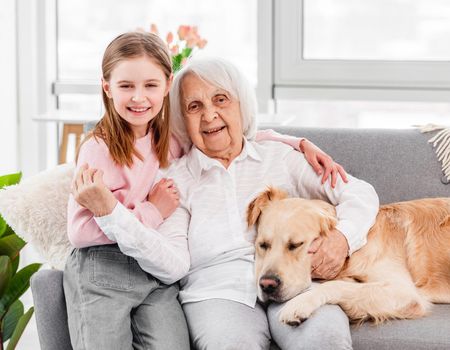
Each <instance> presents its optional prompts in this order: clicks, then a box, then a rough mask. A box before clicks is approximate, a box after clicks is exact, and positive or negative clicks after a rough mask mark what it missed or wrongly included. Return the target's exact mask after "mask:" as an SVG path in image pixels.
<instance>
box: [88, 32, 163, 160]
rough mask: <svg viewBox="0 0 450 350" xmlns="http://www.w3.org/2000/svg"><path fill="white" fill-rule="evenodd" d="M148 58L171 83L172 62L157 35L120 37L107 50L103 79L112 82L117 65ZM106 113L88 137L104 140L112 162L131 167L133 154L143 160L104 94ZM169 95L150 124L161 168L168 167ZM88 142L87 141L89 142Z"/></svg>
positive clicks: (132, 135)
mask: <svg viewBox="0 0 450 350" xmlns="http://www.w3.org/2000/svg"><path fill="white" fill-rule="evenodd" d="M141 56H147V57H149V58H151V59H152V60H153V61H154V62H155V63H156V64H158V65H159V66H160V67H161V69H162V71H163V72H164V75H165V76H166V78H167V81H169V79H170V76H171V74H172V65H171V59H170V55H169V52H168V48H167V45H166V44H165V43H164V42H163V41H162V40H161V39H160V38H159V37H158V36H157V35H155V34H152V33H147V32H129V33H125V34H122V35H119V36H118V37H117V38H115V39H114V40H113V41H112V42H111V43H110V44H109V45H108V47H107V48H106V50H105V53H104V55H103V61H102V73H103V79H104V80H105V81H109V80H110V78H111V72H112V71H113V69H114V68H115V67H116V65H117V64H118V63H120V62H121V61H123V60H127V59H130V58H137V57H141ZM102 97H103V104H104V106H105V114H104V115H103V117H102V119H100V121H99V122H98V123H97V124H96V126H95V127H94V129H93V130H92V131H91V132H90V133H89V135H88V136H87V137H86V140H87V139H89V138H90V137H92V136H93V137H99V138H101V139H103V141H104V142H105V143H106V145H107V146H108V149H109V153H110V154H111V157H112V159H113V160H114V161H115V162H116V163H117V164H118V165H121V166H125V165H126V166H128V167H131V166H132V165H133V159H132V158H133V155H135V156H136V157H138V158H139V159H141V160H142V159H143V158H142V155H141V154H139V152H138V151H137V150H136V149H135V147H134V141H135V137H134V134H133V132H132V129H131V127H130V125H129V124H128V122H127V121H126V120H124V119H122V118H121V117H120V116H119V114H118V113H117V111H116V109H115V108H114V104H113V100H112V99H110V98H108V96H107V95H106V93H105V91H102ZM169 105H170V103H169V94H167V96H165V97H164V101H163V107H162V108H161V111H160V112H159V113H158V114H157V115H156V116H155V117H154V118H153V119H152V120H151V121H150V122H149V123H148V128H149V130H150V131H151V133H152V136H153V137H152V143H153V145H152V146H153V147H154V149H155V153H156V156H157V158H158V160H159V164H160V166H161V167H167V166H168V164H169V161H168V154H169V141H170V132H169V118H170V109H169ZM86 140H85V141H86Z"/></svg>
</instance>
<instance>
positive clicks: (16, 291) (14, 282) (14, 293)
mask: <svg viewBox="0 0 450 350" xmlns="http://www.w3.org/2000/svg"><path fill="white" fill-rule="evenodd" d="M40 267H41V264H30V265H28V266H25V267H24V268H23V269H22V270H20V271H19V272H17V273H16V274H15V275H14V276H13V278H12V279H11V282H9V285H8V288H7V289H6V291H5V293H4V294H3V295H2V296H1V298H0V319H2V318H3V317H4V315H5V313H6V311H7V310H8V308H9V307H10V306H11V304H12V303H13V302H15V301H16V300H17V299H19V298H20V296H21V295H22V294H23V293H25V292H26V290H27V289H28V288H29V287H30V278H31V276H33V274H34V273H35V272H36V271H37V270H39V268H40Z"/></svg>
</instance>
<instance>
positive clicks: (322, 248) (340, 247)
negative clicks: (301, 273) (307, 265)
mask: <svg viewBox="0 0 450 350" xmlns="http://www.w3.org/2000/svg"><path fill="white" fill-rule="evenodd" d="M348 250H349V246H348V243H347V239H346V238H345V236H344V235H343V234H342V232H340V231H339V230H336V229H334V230H331V231H330V232H329V233H328V234H327V236H326V237H322V236H321V237H319V238H317V239H316V240H314V241H313V243H312V244H311V246H310V247H309V250H308V253H309V254H312V257H311V277H312V278H316V279H324V280H330V279H333V278H335V277H336V276H337V275H338V274H339V272H341V270H342V267H343V266H344V263H345V260H346V259H347V256H348Z"/></svg>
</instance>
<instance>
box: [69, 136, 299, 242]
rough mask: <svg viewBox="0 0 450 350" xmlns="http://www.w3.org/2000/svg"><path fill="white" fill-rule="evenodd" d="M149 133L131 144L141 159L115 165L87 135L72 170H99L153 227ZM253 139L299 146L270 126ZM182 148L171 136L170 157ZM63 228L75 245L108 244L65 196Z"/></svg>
mask: <svg viewBox="0 0 450 350" xmlns="http://www.w3.org/2000/svg"><path fill="white" fill-rule="evenodd" d="M149 135H150V134H148V135H146V136H144V137H142V138H140V139H137V140H136V143H135V147H136V149H137V151H139V153H140V154H141V155H142V157H143V160H140V159H139V158H137V157H134V158H133V166H132V167H131V168H128V167H123V166H118V165H117V164H116V163H114V161H113V160H112V158H111V156H110V154H109V150H108V147H107V146H106V144H105V143H104V141H103V140H101V139H98V138H97V140H96V139H94V138H91V139H89V140H88V141H86V142H85V143H84V144H83V146H82V147H81V149H80V153H79V156H78V162H77V166H76V170H75V174H76V173H77V172H78V168H79V167H80V166H81V165H82V164H85V163H86V164H88V165H89V167H90V168H95V169H101V170H103V181H104V183H105V185H106V186H107V187H108V188H109V189H110V190H111V192H112V193H113V194H114V195H115V197H116V198H117V200H118V201H119V202H121V203H122V204H123V205H124V206H125V207H126V208H128V209H129V210H130V211H131V212H133V213H134V215H135V216H136V217H137V218H138V219H139V220H140V221H141V222H142V223H143V224H144V225H145V226H147V227H149V228H153V229H155V228H157V227H158V226H159V225H160V224H161V223H162V222H163V218H162V216H161V214H160V212H159V210H158V209H157V208H156V207H155V206H154V205H153V204H152V203H150V202H149V201H148V200H147V196H148V194H149V192H150V190H151V189H152V187H153V184H154V180H155V176H156V174H157V172H158V169H159V161H158V159H157V157H156V155H155V153H154V152H153V149H152V143H151V136H149ZM256 139H257V141H263V140H272V141H281V142H284V143H286V144H288V145H290V146H292V147H293V148H295V149H297V150H298V149H299V144H300V140H301V139H299V138H296V137H291V136H285V135H279V134H277V133H276V132H274V131H272V130H264V131H260V132H258V134H257V137H256ZM181 155H182V150H181V147H180V145H179V143H178V142H177V140H176V139H175V138H174V137H172V139H171V143H170V159H176V158H179V157H180V156H181ZM67 219H68V223H67V231H68V236H69V240H70V243H71V244H72V245H73V246H74V247H76V248H83V247H89V246H94V245H102V244H112V243H115V242H112V241H110V240H109V239H108V238H107V237H106V236H105V234H104V233H103V232H102V231H101V230H100V228H99V227H98V226H97V223H96V222H95V220H94V218H93V214H92V213H91V212H90V211H89V210H87V209H85V208H84V207H82V206H80V205H79V204H78V203H77V202H76V201H75V200H74V198H73V196H72V195H70V197H69V204H68V215H67Z"/></svg>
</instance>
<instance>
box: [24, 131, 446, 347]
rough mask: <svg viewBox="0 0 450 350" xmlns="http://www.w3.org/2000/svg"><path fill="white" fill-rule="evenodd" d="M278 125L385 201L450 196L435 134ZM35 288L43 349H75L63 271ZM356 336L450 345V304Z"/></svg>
mask: <svg viewBox="0 0 450 350" xmlns="http://www.w3.org/2000/svg"><path fill="white" fill-rule="evenodd" d="M274 129H277V130H278V131H279V132H282V133H286V134H291V135H301V136H304V137H307V138H308V139H310V140H311V141H313V142H315V143H316V144H317V145H319V146H320V147H321V148H322V149H323V150H324V151H326V152H327V153H329V154H330V155H332V156H333V158H334V159H335V160H336V161H338V162H340V163H341V164H342V165H343V166H344V167H345V168H346V170H347V171H348V172H349V173H351V174H353V175H354V176H356V177H359V178H361V179H364V180H366V181H367V182H369V183H371V184H372V185H373V186H374V187H375V189H376V190H377V192H378V194H379V196H380V201H381V203H390V202H395V201H401V200H410V199H414V198H422V197H450V185H447V183H448V182H447V181H446V180H445V179H444V178H443V176H442V171H441V167H440V164H439V162H438V161H437V159H436V156H435V153H434V150H433V149H432V146H431V145H430V144H428V143H427V140H428V139H429V138H430V137H431V136H432V135H433V134H432V133H431V134H425V135H424V134H420V132H419V131H417V130H412V129H411V130H385V129H366V130H361V129H316V128H304V129H301V128H274ZM449 251H450V247H449ZM449 273H450V271H449ZM31 288H32V292H33V298H34V303H35V312H36V321H37V327H38V333H39V339H40V343H41V349H42V350H65V349H71V346H70V340H69V332H68V329H67V315H66V310H65V300H64V293H63V289H62V272H61V271H57V270H42V271H39V272H38V273H37V274H35V275H34V276H33V279H32V281H31ZM324 332H326V329H324ZM352 338H353V346H354V349H367V350H369V349H374V350H375V349H376V350H383V349H428V350H429V349H450V305H434V307H433V310H432V313H431V315H429V316H428V317H425V318H422V319H418V320H402V321H390V322H388V323H386V324H383V325H381V326H377V327H375V326H373V325H370V324H364V325H362V326H360V327H357V328H353V329H352ZM274 348H275V345H274Z"/></svg>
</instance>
